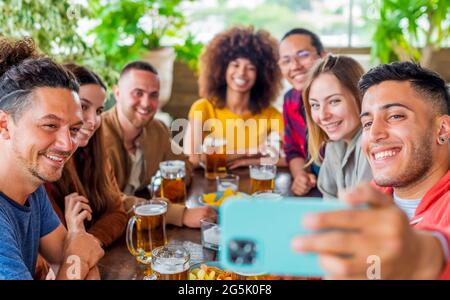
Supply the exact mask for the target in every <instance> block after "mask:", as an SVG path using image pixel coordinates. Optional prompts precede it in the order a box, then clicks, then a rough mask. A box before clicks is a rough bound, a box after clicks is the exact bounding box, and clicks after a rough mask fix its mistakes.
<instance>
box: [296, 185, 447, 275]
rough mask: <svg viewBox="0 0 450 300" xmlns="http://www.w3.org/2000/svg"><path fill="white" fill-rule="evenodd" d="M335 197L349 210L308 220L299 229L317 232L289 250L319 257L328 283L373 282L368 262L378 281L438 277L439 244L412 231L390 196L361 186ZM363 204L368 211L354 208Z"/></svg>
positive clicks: (299, 239) (441, 262)
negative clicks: (376, 270)
mask: <svg viewBox="0 0 450 300" xmlns="http://www.w3.org/2000/svg"><path fill="white" fill-rule="evenodd" d="M339 198H340V199H341V200H343V201H345V202H346V203H348V204H350V205H352V206H353V207H354V209H349V210H342V211H335V212H326V213H318V214H312V215H308V216H307V217H305V218H304V220H303V225H304V226H305V227H306V228H308V229H310V230H313V231H315V232H317V233H313V234H311V235H308V236H300V237H296V238H294V239H293V241H292V248H293V249H294V251H298V252H314V253H318V254H319V262H320V264H321V266H322V268H323V269H324V270H325V272H326V274H327V276H326V277H327V278H329V279H373V278H369V277H370V276H369V275H370V274H369V269H370V267H371V265H370V264H369V258H371V257H377V260H378V261H379V262H380V270H379V271H380V273H379V279H436V278H437V277H438V276H439V273H440V272H441V270H442V269H443V267H444V265H445V257H444V253H443V250H442V247H441V245H440V242H439V240H438V239H437V238H436V237H435V236H433V234H432V233H431V232H426V231H420V230H417V229H413V228H412V227H411V226H410V224H409V221H408V218H407V216H406V214H405V213H403V211H401V210H400V208H398V207H397V206H396V205H395V203H394V201H393V200H392V196H390V195H387V194H383V193H381V192H380V191H378V190H377V189H375V188H374V187H372V186H370V185H369V184H362V185H360V186H358V187H356V188H354V189H353V190H351V191H349V192H346V193H343V194H342V195H340V197H339ZM362 204H366V205H368V206H369V208H362V207H356V206H358V205H362ZM329 229H333V230H329Z"/></svg>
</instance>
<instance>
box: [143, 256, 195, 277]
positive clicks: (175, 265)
mask: <svg viewBox="0 0 450 300" xmlns="http://www.w3.org/2000/svg"><path fill="white" fill-rule="evenodd" d="M152 269H153V271H155V272H158V273H160V274H166V275H169V274H177V273H181V272H184V271H186V270H187V269H189V263H186V259H184V258H179V257H168V258H158V263H156V264H155V263H152Z"/></svg>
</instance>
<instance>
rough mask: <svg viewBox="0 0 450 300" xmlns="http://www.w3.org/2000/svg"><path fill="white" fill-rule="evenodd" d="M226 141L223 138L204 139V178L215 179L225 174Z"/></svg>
mask: <svg viewBox="0 0 450 300" xmlns="http://www.w3.org/2000/svg"><path fill="white" fill-rule="evenodd" d="M226 144H227V141H226V140H225V139H223V138H213V137H206V138H205V140H204V141H203V153H204V155H205V177H206V178H207V179H216V177H217V176H219V177H224V176H225V175H226V174H227V156H226Z"/></svg>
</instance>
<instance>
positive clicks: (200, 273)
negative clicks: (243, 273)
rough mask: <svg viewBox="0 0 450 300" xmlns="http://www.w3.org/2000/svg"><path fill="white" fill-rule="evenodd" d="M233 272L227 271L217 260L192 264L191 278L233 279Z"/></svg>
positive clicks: (189, 276) (189, 277)
mask: <svg viewBox="0 0 450 300" xmlns="http://www.w3.org/2000/svg"><path fill="white" fill-rule="evenodd" d="M231 275H232V273H231V272H229V271H225V270H224V269H223V268H222V267H221V266H220V264H219V262H217V261H210V262H203V263H199V264H195V265H193V266H191V268H190V269H189V275H188V279H189V280H231V279H232V276H231Z"/></svg>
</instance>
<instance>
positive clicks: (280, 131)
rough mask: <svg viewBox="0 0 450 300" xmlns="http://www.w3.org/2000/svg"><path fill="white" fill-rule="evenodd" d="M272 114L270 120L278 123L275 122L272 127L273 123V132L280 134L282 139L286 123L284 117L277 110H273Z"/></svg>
mask: <svg viewBox="0 0 450 300" xmlns="http://www.w3.org/2000/svg"><path fill="white" fill-rule="evenodd" d="M272 109H273V111H272V114H271V117H270V119H271V120H275V121H276V122H274V124H275V125H274V126H272V123H271V126H270V127H271V128H270V129H271V131H276V132H278V134H279V135H280V137H283V136H284V122H283V115H282V114H281V113H280V112H279V111H278V110H277V109H276V108H274V107H273V108H272Z"/></svg>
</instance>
